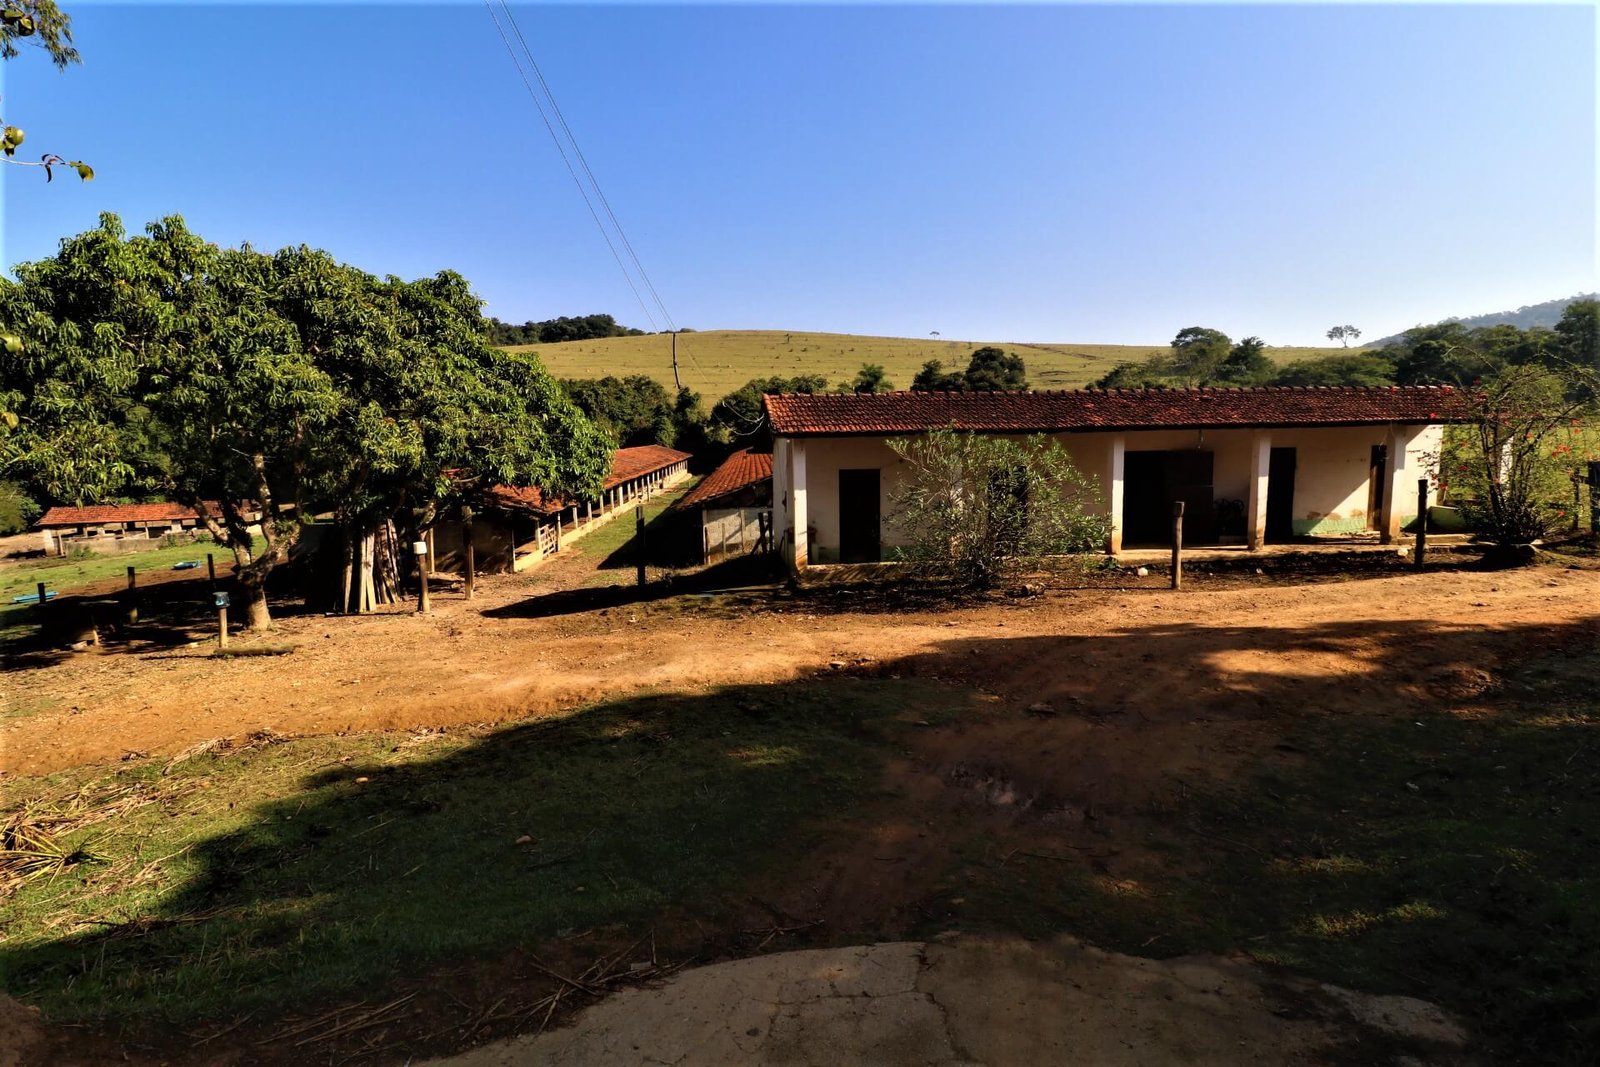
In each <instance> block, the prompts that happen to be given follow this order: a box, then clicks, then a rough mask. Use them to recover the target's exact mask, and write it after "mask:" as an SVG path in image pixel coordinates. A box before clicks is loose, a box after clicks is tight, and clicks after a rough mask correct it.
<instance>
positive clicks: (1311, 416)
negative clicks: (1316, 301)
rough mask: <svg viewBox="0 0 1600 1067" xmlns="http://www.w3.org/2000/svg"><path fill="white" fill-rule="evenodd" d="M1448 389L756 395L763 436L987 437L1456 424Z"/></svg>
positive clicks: (1460, 402)
mask: <svg viewBox="0 0 1600 1067" xmlns="http://www.w3.org/2000/svg"><path fill="white" fill-rule="evenodd" d="M1465 399H1466V398H1465V395H1464V394H1463V393H1461V392H1460V391H1459V390H1455V389H1452V388H1450V387H1449V386H1433V385H1427V386H1424V385H1408V386H1400V385H1391V386H1376V387H1371V388H1363V387H1355V386H1351V387H1343V386H1328V387H1301V386H1267V387H1263V388H1258V389H1065V390H1060V391H1055V392H1038V393H1034V392H976V393H942V392H941V393H876V394H874V393H815V394H808V393H777V394H768V395H767V396H765V397H763V398H762V404H763V406H764V407H765V409H766V412H767V418H768V420H769V421H770V422H771V424H772V432H773V433H775V434H779V435H781V436H787V437H795V436H805V435H808V434H829V435H833V434H900V433H918V432H921V431H925V430H935V429H941V428H943V427H947V426H953V427H955V428H956V429H959V430H980V431H989V432H994V433H1060V432H1070V431H1075V430H1076V431H1084V430H1156V429H1184V430H1189V429H1212V428H1226V427H1247V426H1263V427H1270V426H1358V425H1366V424H1382V423H1390V422H1401V423H1435V422H1457V421H1461V420H1462V419H1463V418H1464V417H1465V403H1464V402H1465Z"/></svg>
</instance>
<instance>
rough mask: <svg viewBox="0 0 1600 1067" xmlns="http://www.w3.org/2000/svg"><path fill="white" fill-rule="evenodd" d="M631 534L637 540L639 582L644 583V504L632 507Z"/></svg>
mask: <svg viewBox="0 0 1600 1067" xmlns="http://www.w3.org/2000/svg"><path fill="white" fill-rule="evenodd" d="M633 536H634V539H635V540H637V541H638V542H639V555H638V558H637V561H636V565H637V566H638V568H639V574H638V579H639V584H640V585H644V505H643V504H640V505H639V506H638V507H636V508H634V509H633Z"/></svg>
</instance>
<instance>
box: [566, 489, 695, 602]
mask: <svg viewBox="0 0 1600 1067" xmlns="http://www.w3.org/2000/svg"><path fill="white" fill-rule="evenodd" d="M698 481H699V479H698V478H690V479H688V480H687V481H684V482H683V483H681V484H680V485H677V486H674V487H673V488H672V489H670V490H668V491H666V492H664V493H662V494H661V495H659V496H657V497H656V498H655V499H653V500H650V501H648V502H647V503H646V504H645V505H644V521H645V551H646V568H647V573H650V572H654V571H656V570H658V569H659V568H661V567H664V566H670V565H672V564H674V563H678V562H682V561H681V560H680V559H679V556H681V554H682V553H681V552H680V551H679V550H680V549H681V547H682V537H681V529H680V526H679V523H680V521H681V520H682V519H683V516H681V515H679V514H678V513H676V512H674V511H672V510H671V508H672V505H674V504H676V503H677V502H678V500H679V499H680V498H682V496H683V495H684V494H685V493H687V492H688V491H689V490H690V489H691V488H693V487H694V485H695V484H696V483H697V482H698ZM572 550H573V551H574V552H575V553H577V554H578V555H579V556H581V557H583V558H584V559H586V560H588V561H590V562H591V563H592V564H593V565H594V566H595V567H596V571H595V573H594V574H593V575H591V576H590V577H588V578H586V579H585V580H584V584H585V585H617V584H627V583H630V582H632V581H633V580H634V567H635V562H634V561H635V559H637V556H638V551H639V545H638V522H637V520H636V519H635V517H634V514H633V509H632V508H631V507H630V508H629V509H627V511H626V512H625V513H624V514H622V515H618V516H617V517H616V518H614V519H612V520H611V521H610V522H608V523H606V524H605V525H604V526H601V527H600V528H599V529H597V530H595V531H593V532H592V533H589V534H586V535H584V536H583V537H581V538H579V539H578V540H577V541H574V542H573V543H572ZM563 551H565V550H563Z"/></svg>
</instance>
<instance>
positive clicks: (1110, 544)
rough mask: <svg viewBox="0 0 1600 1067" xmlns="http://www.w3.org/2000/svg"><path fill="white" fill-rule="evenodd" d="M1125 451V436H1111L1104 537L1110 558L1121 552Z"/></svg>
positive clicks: (1126, 441) (1126, 448)
mask: <svg viewBox="0 0 1600 1067" xmlns="http://www.w3.org/2000/svg"><path fill="white" fill-rule="evenodd" d="M1127 451H1128V439H1127V437H1126V435H1124V434H1120V433H1119V434H1113V435H1112V436H1111V454H1110V456H1108V457H1107V460H1106V475H1105V478H1106V486H1105V490H1106V492H1105V496H1106V517H1107V518H1109V519H1110V520H1111V526H1110V533H1109V534H1107V535H1106V554H1107V555H1112V556H1114V555H1116V554H1117V553H1118V552H1121V551H1122V486H1123V470H1124V466H1125V463H1126V459H1127Z"/></svg>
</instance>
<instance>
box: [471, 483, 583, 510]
mask: <svg viewBox="0 0 1600 1067" xmlns="http://www.w3.org/2000/svg"><path fill="white" fill-rule="evenodd" d="M483 496H484V504H485V505H486V506H489V507H498V508H507V509H509V510H511V511H531V512H534V513H536V514H539V515H554V514H555V513H556V512H558V511H563V510H565V509H567V508H569V507H571V506H572V501H570V500H568V499H566V498H565V497H560V496H549V497H547V496H545V495H544V490H543V489H540V488H539V487H538V486H537V485H529V486H524V487H523V488H521V489H513V488H512V487H511V486H509V485H491V486H490V487H489V488H488V489H485V490H484V491H483Z"/></svg>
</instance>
